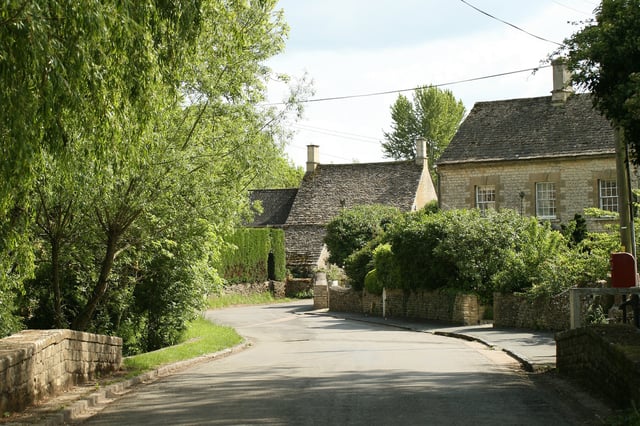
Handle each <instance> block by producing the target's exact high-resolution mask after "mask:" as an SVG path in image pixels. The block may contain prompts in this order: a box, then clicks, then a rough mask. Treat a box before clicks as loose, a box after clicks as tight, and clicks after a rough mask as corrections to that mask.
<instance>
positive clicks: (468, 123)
mask: <svg viewBox="0 0 640 426" xmlns="http://www.w3.org/2000/svg"><path fill="white" fill-rule="evenodd" d="M553 74H554V90H553V91H552V92H551V93H552V94H551V96H545V97H536V98H524V99H511V100H501V101H492V102H478V103H476V104H475V105H474V107H473V109H472V110H471V112H470V113H469V115H468V116H467V118H466V119H465V120H464V122H463V123H462V124H461V126H460V128H459V130H458V132H457V133H456V135H455V136H454V138H453V139H452V141H451V143H450V144H449V146H448V147H447V149H446V150H445V151H444V152H443V154H442V156H441V157H440V159H439V160H438V162H437V170H438V175H439V192H438V194H439V203H440V207H441V208H443V209H456V208H477V209H480V210H481V211H484V210H486V209H501V208H509V209H514V210H516V211H519V212H520V213H521V214H523V215H530V216H535V217H538V218H540V219H541V220H549V221H551V223H552V225H555V226H559V224H560V223H566V222H568V221H570V220H572V219H573V218H574V215H575V214H576V213H578V214H583V212H584V209H585V208H589V207H596V208H600V209H603V210H607V211H611V212H617V211H618V191H617V187H618V185H617V179H616V157H615V145H614V133H613V129H612V127H611V125H610V124H609V122H608V121H607V120H606V119H605V118H604V117H603V116H602V115H601V114H600V113H599V112H598V111H596V110H595V109H594V108H593V107H592V103H591V98H590V95H589V94H574V93H572V91H571V88H570V86H568V81H569V80H568V74H567V72H566V70H565V68H564V66H563V65H562V64H559V63H556V64H554V69H553ZM611 222H612V218H611V217H610V218H608V219H607V218H604V219H602V218H601V219H588V226H589V227H590V228H591V229H601V228H602V225H603V224H605V223H611Z"/></svg>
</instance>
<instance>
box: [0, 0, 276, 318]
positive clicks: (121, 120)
mask: <svg viewBox="0 0 640 426" xmlns="http://www.w3.org/2000/svg"><path fill="white" fill-rule="evenodd" d="M39 3H42V4H39ZM274 7H275V1H269V0H257V1H248V0H245V1H227V0H202V1H187V0H183V1H180V0H173V1H169V2H155V1H141V2H133V3H130V4H129V3H127V2H125V3H124V4H112V3H110V2H106V3H105V2H97V3H96V2H90V1H88V0H87V1H73V2H72V1H62V0H58V1H47V2H37V1H36V2H31V3H29V4H27V5H19V4H18V3H16V4H15V6H14V4H13V3H10V4H9V6H5V7H4V10H3V11H2V12H1V13H2V14H1V15H0V31H2V34H1V41H0V49H2V50H0V66H1V67H2V68H1V71H0V76H1V78H2V83H3V84H2V87H1V88H0V101H1V102H3V105H9V106H10V107H11V108H9V109H10V110H11V116H10V117H7V116H3V117H2V119H1V120H2V122H1V123H0V126H1V127H0V134H2V137H3V149H4V151H5V158H12V159H14V160H13V161H11V162H9V163H8V164H3V165H2V167H3V169H2V170H0V173H2V174H3V176H8V177H12V179H9V180H3V184H4V185H5V186H4V187H2V188H0V208H2V209H3V211H2V212H1V213H6V212H11V211H13V210H16V211H17V212H18V213H22V215H20V214H18V215H17V216H19V217H23V218H25V220H24V222H25V226H24V227H23V228H22V229H23V230H26V229H27V226H28V225H29V223H28V220H26V219H28V218H29V217H30V216H29V215H28V212H33V215H34V216H33V217H35V218H36V220H35V222H34V223H35V225H37V231H35V232H34V233H32V234H28V233H27V232H24V231H15V232H14V233H13V234H10V233H9V232H8V231H7V230H16V229H18V228H15V227H14V226H13V225H12V224H10V223H9V219H8V218H9V215H6V214H5V215H2V217H3V220H4V222H3V224H4V225H5V226H4V228H2V229H3V230H4V231H5V232H3V233H2V234H1V235H0V236H1V237H2V238H3V241H5V242H6V241H18V240H20V238H17V237H22V241H25V240H26V239H27V237H29V238H31V239H34V238H38V239H39V238H42V241H43V242H44V244H36V246H37V247H38V248H39V251H38V252H37V255H38V258H39V264H40V265H42V264H45V263H46V264H48V267H49V268H50V269H51V270H52V271H57V272H56V273H55V274H42V275H46V279H44V280H45V281H46V282H47V284H50V285H51V288H50V290H51V293H52V296H51V299H52V300H53V306H54V308H53V310H54V311H55V315H54V317H55V318H56V321H55V322H56V324H55V325H67V324H68V325H71V326H72V327H74V328H77V329H91V328H94V329H95V328H96V325H95V324H96V323H95V315H96V313H97V312H99V311H100V309H101V306H103V305H104V304H105V303H106V302H105V297H106V295H109V294H111V293H110V292H111V291H113V290H114V286H116V287H118V288H123V283H125V282H126V283H129V284H130V285H131V286H135V285H136V284H137V283H139V282H141V281H142V280H143V279H145V278H148V276H149V275H148V273H149V272H150V271H149V269H145V268H146V267H148V266H149V265H150V264H151V263H152V261H151V259H153V257H154V255H155V254H158V253H161V254H163V255H177V254H178V253H180V254H181V255H184V256H192V257H193V258H192V259H191V260H194V262H193V263H192V264H189V262H188V261H186V260H185V259H183V260H184V261H183V262H182V263H181V265H182V268H183V270H185V271H188V270H190V269H191V270H193V271H197V270H198V268H196V267H195V265H197V264H200V265H203V262H204V260H203V259H206V258H208V257H210V256H212V255H215V253H213V254H212V253H209V252H206V250H203V249H204V248H211V247H210V246H209V245H207V244H205V243H204V242H203V241H202V240H201V239H198V238H200V236H202V235H207V236H209V237H211V239H215V238H218V237H216V235H221V234H222V233H223V232H224V231H225V230H226V229H229V228H231V227H232V226H233V225H234V224H237V223H239V222H240V220H241V219H242V216H243V214H244V213H243V212H244V211H245V209H246V207H247V197H246V188H247V187H248V186H250V185H251V182H252V181H254V180H255V179H258V178H260V177H261V176H262V175H263V174H265V173H266V172H267V170H268V164H269V160H270V159H271V158H280V156H281V155H282V147H281V145H279V144H278V143H276V141H275V134H276V133H277V132H276V130H277V126H278V116H277V114H276V113H275V112H274V111H272V110H270V109H264V108H259V107H257V106H256V104H257V102H259V101H261V100H263V98H264V93H265V88H266V81H267V79H268V78H270V70H269V69H268V68H266V67H265V66H264V65H263V62H264V60H265V59H267V58H269V57H270V56H272V55H274V54H275V53H277V52H279V51H280V50H282V48H283V46H284V37H285V34H286V26H285V25H284V23H283V21H282V15H281V13H279V12H276V11H274ZM63 18H64V19H63ZM29 43H34V46H33V47H32V48H30V47H29ZM20 50H26V52H27V53H26V54H25V56H24V57H22V56H20V53H21V52H20ZM12 70H13V71H14V72H11V71H12ZM16 76H17V77H19V78H16ZM14 80H15V81H14ZM21 105H22V106H24V107H23V108H19V106H21ZM7 156H8V157H7ZM15 189H19V191H16V190H15ZM16 194H22V195H21V196H19V197H18V196H16ZM23 212H24V213H23ZM10 225H11V226H10ZM36 232H37V233H38V236H37V237H36ZM12 235H13V236H17V237H16V238H14V239H13V240H11V238H9V237H12ZM12 238H13V237H12ZM188 238H191V239H190V240H188V241H187V240H186V239H188ZM196 241H197V242H200V243H202V244H201V245H198V244H196V243H195V242H196ZM178 242H179V243H178ZM187 246H191V247H193V249H192V250H187V249H186V247H187ZM213 247H214V248H215V246H213ZM172 250H173V252H175V253H173V254H171V253H172ZM214 252H215V250H214ZM27 253H28V252H27ZM0 255H2V256H3V257H4V259H5V260H6V261H5V265H14V264H15V265H18V264H24V265H27V264H28V262H26V261H25V262H22V263H20V262H17V257H16V251H15V250H9V249H8V246H6V245H5V250H3V251H2V252H0ZM7 259H8V260H7ZM204 263H206V262H204ZM4 270H7V268H5V269H4ZM14 270H15V268H14ZM200 272H201V275H202V274H207V273H209V272H211V271H208V270H207V268H206V267H205V266H203V267H202V268H200ZM194 273H195V272H194ZM3 278H6V277H3ZM22 278H24V274H23V275H22ZM191 278H192V279H193V282H195V281H197V280H198V279H200V278H202V277H200V278H197V279H196V277H194V276H193V275H192V276H191ZM52 281H53V282H52ZM6 282H7V281H6V280H5V281H3V284H2V285H0V292H2V291H5V293H9V291H7V289H8V285H6ZM199 283H202V279H200V281H199ZM69 287H72V288H69ZM194 292H195V293H197V291H194ZM69 294H73V298H72V299H73V300H70V299H68V295H69ZM194 303H195V302H194ZM168 308H170V307H168ZM168 308H167V309H168ZM4 318H5V317H4V315H3V321H4Z"/></svg>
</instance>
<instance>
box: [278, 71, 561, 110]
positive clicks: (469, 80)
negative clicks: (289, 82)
mask: <svg viewBox="0 0 640 426" xmlns="http://www.w3.org/2000/svg"><path fill="white" fill-rule="evenodd" d="M550 66H551V65H541V66H539V67H535V68H526V69H522V70H516V71H507V72H501V73H498V74H491V75H484V76H482V77H472V78H466V79H464V80H456V81H449V82H446V83H438V84H431V85H430V86H434V87H444V86H452V85H454V84H461V83H470V82H472V81H478V80H486V79H489V78H496V77H504V76H505V75H512V74H519V73H523V72H537V71H538V70H540V69H542V68H549V67H550ZM422 87H425V86H416V87H411V88H409V89H396V90H386V91H384V92H371V93H361V94H356V95H344V96H331V97H326V98H313V99H305V100H301V101H300V103H314V102H326V101H340V100H344V99H356V98H368V97H371V96H381V95H392V94H394V93H403V92H413V91H415V90H417V89H420V88H422ZM276 105H284V102H275V103H271V104H266V105H265V106H276Z"/></svg>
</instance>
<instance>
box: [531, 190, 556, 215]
mask: <svg viewBox="0 0 640 426" xmlns="http://www.w3.org/2000/svg"><path fill="white" fill-rule="evenodd" d="M536 216H537V217H539V218H540V219H555V218H556V186H555V184H554V183H553V182H538V183H536Z"/></svg>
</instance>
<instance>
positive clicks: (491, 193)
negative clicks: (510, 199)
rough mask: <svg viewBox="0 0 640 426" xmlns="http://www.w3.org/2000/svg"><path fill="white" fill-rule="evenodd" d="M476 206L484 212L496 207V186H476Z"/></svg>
mask: <svg viewBox="0 0 640 426" xmlns="http://www.w3.org/2000/svg"><path fill="white" fill-rule="evenodd" d="M476 208H477V209H478V210H480V212H481V213H482V214H484V213H485V212H486V211H487V210H489V209H495V208H496V187H495V186H493V185H482V186H476Z"/></svg>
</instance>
